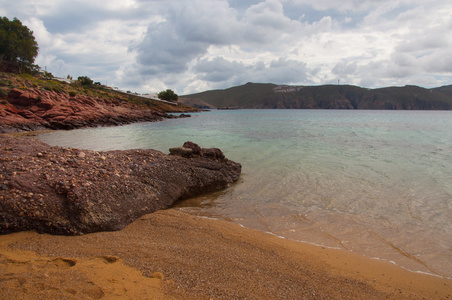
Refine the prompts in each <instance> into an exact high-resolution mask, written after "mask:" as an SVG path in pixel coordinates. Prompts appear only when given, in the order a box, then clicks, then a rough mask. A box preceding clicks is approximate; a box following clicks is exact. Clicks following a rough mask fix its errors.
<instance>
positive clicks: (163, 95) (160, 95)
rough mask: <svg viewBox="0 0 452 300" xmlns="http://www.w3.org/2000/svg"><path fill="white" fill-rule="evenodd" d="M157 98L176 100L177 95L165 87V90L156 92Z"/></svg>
mask: <svg viewBox="0 0 452 300" xmlns="http://www.w3.org/2000/svg"><path fill="white" fill-rule="evenodd" d="M158 98H159V99H161V100H166V101H172V102H176V101H177V99H178V98H179V96H177V94H176V93H174V92H173V91H172V90H170V89H167V90H166V91H161V92H160V93H158Z"/></svg>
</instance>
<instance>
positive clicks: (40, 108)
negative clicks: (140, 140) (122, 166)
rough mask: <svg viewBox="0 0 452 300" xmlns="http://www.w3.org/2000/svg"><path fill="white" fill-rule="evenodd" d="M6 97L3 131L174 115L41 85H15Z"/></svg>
mask: <svg viewBox="0 0 452 300" xmlns="http://www.w3.org/2000/svg"><path fill="white" fill-rule="evenodd" d="M5 101H6V102H7V103H8V105H6V104H5V103H0V132H14V131H23V130H27V131H28V130H40V129H74V128H81V127H92V126H114V125H122V124H129V123H134V122H153V121H161V120H163V119H165V118H175V116H172V115H168V114H166V113H164V112H159V111H155V110H151V109H145V108H139V107H137V106H134V105H132V104H130V103H127V102H120V101H119V100H116V99H103V98H97V97H88V96H85V95H75V96H70V95H69V94H67V93H57V92H55V91H46V90H39V89H32V90H27V91H23V90H20V89H12V90H11V91H10V92H9V94H8V96H7V98H6V100H5ZM187 116H189V115H181V116H180V117H187Z"/></svg>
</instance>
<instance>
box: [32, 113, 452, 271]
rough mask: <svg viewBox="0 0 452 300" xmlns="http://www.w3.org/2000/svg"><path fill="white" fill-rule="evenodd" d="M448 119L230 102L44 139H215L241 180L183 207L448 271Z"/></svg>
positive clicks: (451, 152) (128, 142)
mask: <svg viewBox="0 0 452 300" xmlns="http://www.w3.org/2000/svg"><path fill="white" fill-rule="evenodd" d="M450 128H452V113H451V112H437V111H421V112H419V111H334V110H327V111H321V110H236V111H213V112H209V113H202V114H193V116H192V118H186V119H177V120H169V121H165V122H159V123H141V124H134V125H127V126H122V127H114V128H95V129H83V130H74V131H70V132H54V133H49V134H46V135H42V136H41V137H40V138H41V139H42V140H43V141H45V142H48V143H50V144H52V145H62V146H71V147H78V148H85V149H92V150H113V149H115V150H116V149H131V148H153V149H157V150H160V151H163V152H165V153H167V152H168V149H169V148H170V147H174V146H181V145H182V144H183V143H184V142H185V141H187V140H191V141H193V142H196V143H198V144H200V145H201V146H202V147H218V148H220V149H222V150H223V152H225V154H226V156H227V157H228V158H229V159H232V160H235V161H237V162H240V163H242V165H243V173H242V176H241V179H240V181H239V182H238V183H236V184H234V185H233V186H231V187H230V188H229V189H226V190H224V191H221V192H218V193H213V194H209V195H204V196H202V197H198V198H195V199H189V200H186V201H184V202H182V203H179V204H178V205H177V208H178V209H181V210H184V211H186V212H189V213H193V214H199V215H204V216H211V217H216V218H223V219H228V220H232V221H234V222H237V223H240V224H242V225H244V226H246V227H250V228H254V229H258V230H263V231H268V232H272V233H274V234H276V235H280V236H284V237H288V238H291V239H295V240H302V241H308V242H312V243H316V244H322V245H325V246H331V247H339V248H345V249H349V250H353V251H356V252H359V253H362V254H365V255H368V256H370V257H378V258H382V259H387V260H391V261H394V262H396V263H397V264H400V265H403V266H405V267H407V268H410V269H412V270H419V271H423V272H430V273H438V274H443V275H447V276H451V277H452V271H451V270H452V222H451V220H452V185H451V184H450V182H452V131H451V130H450Z"/></svg>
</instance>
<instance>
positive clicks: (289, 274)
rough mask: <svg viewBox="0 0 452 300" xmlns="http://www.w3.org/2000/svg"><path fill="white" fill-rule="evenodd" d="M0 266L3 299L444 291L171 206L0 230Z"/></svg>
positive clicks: (392, 295)
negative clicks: (62, 230) (111, 222)
mask: <svg viewBox="0 0 452 300" xmlns="http://www.w3.org/2000/svg"><path fill="white" fill-rule="evenodd" d="M102 270H104V271H102ZM105 270H109V271H105ZM0 272H1V274H2V275H1V276H2V277H3V278H4V279H5V280H3V281H1V282H0V286H1V292H0V295H2V298H4V299H10V298H8V297H10V296H12V295H13V296H22V297H25V298H23V299H32V298H33V296H43V295H45V296H46V297H48V298H50V299H51V298H58V297H61V296H64V297H68V298H69V299H75V298H77V299H83V298H85V299H86V298H89V297H91V298H92V297H94V296H95V295H97V296H99V295H103V296H106V297H108V296H110V297H113V296H115V297H134V298H137V299H143V298H148V299H208V298H213V299H219V298H229V299H230V298H236V299H245V298H246V299H275V298H279V299H281V298H284V297H287V298H292V299H294V298H296V297H302V298H306V299H320V298H346V299H360V298H368V299H423V298H428V299H447V298H452V280H450V279H445V278H440V277H436V276H431V275H428V274H420V273H414V272H411V271H408V270H405V269H403V268H402V267H400V266H397V265H394V264H392V263H390V262H387V261H381V260H375V259H372V258H368V257H364V256H361V255H359V254H356V253H352V252H349V251H345V250H342V249H329V248H326V247H322V246H315V245H311V244H307V243H302V242H296V241H291V240H288V239H285V238H280V237H277V236H275V235H272V234H268V233H264V232H261V231H256V230H252V229H248V228H245V227H242V226H240V225H238V224H235V223H231V222H227V221H223V220H216V219H211V218H205V217H197V216H194V215H190V214H187V213H183V212H180V211H178V210H175V209H168V210H163V211H158V212H155V213H152V214H149V215H145V216H143V217H142V218H140V219H138V220H136V221H135V222H133V223H131V224H130V225H128V226H127V227H126V228H124V229H123V230H120V231H115V232H98V233H92V234H86V235H82V236H70V237H68V236H53V235H48V234H38V233H36V232H19V233H13V234H8V235H2V236H0ZM118 274H121V276H120V277H121V278H119V277H118ZM141 274H142V275H141ZM57 279H58V280H57ZM75 279H77V280H76V282H74V280H75ZM21 282H22V284H20V283H21ZM25 292H27V293H29V292H32V294H27V293H25ZM21 293H22V294H21ZM26 297H29V298H26ZM11 298H12V297H11Z"/></svg>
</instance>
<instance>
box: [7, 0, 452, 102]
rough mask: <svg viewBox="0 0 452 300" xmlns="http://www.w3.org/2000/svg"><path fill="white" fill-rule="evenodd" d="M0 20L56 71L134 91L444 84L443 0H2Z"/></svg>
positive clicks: (451, 18) (449, 10)
mask: <svg viewBox="0 0 452 300" xmlns="http://www.w3.org/2000/svg"><path fill="white" fill-rule="evenodd" d="M0 16H6V17H8V18H9V19H13V18H14V17H17V18H18V19H19V20H21V21H22V23H23V24H24V25H26V26H27V27H28V28H30V29H31V30H32V31H33V34H34V36H35V38H36V40H37V42H38V45H39V54H38V56H37V58H36V61H35V63H37V64H38V65H39V66H41V67H42V68H43V69H46V70H47V71H48V72H51V73H52V74H53V75H54V76H59V77H66V76H67V75H71V76H72V77H73V78H77V77H78V76H88V77H90V78H91V79H93V80H94V81H99V82H101V83H102V84H107V85H109V86H115V87H119V88H120V89H123V90H130V91H132V92H138V93H157V92H159V91H162V90H165V89H172V90H173V91H175V92H176V93H177V94H179V95H185V94H190V93H196V92H202V91H206V90H211V89H225V88H229V87H232V86H237V85H242V84H245V83H247V82H255V83H275V84H288V85H323V84H338V83H340V84H350V85H358V86H362V87H367V88H378V87H385V86H404V85H419V86H423V87H438V86H443V85H450V84H452V1H445V0H341V1H337V0H315V1H311V0H266V1H264V0H254V1H253V0H108V1H105V0H104V1H99V0H14V1H12V0H0Z"/></svg>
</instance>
